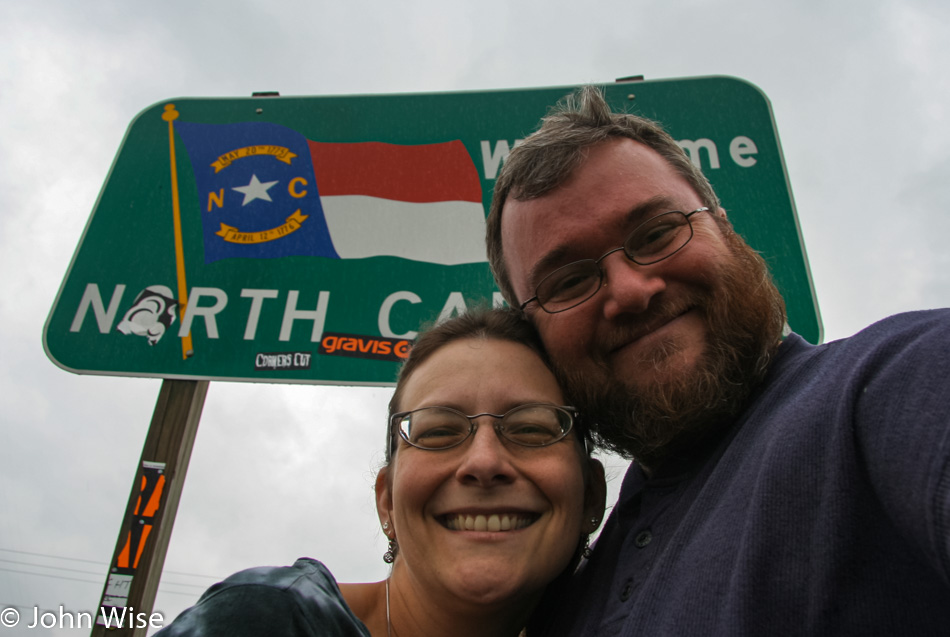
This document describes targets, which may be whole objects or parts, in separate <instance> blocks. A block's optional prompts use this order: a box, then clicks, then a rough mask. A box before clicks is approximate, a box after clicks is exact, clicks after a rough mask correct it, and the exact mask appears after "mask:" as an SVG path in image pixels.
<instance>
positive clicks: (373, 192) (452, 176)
mask: <svg viewBox="0 0 950 637" xmlns="http://www.w3.org/2000/svg"><path fill="white" fill-rule="evenodd" d="M309 143H310V154H311V155H312V156H313V170H314V172H315V173H316V176H317V188H318V189H319V191H320V196H321V197H332V196H339V195H365V196H368V197H379V198H382V199H395V200H398V201H411V202H415V203H430V202H435V201H473V202H477V203H481V202H482V186H481V182H480V181H479V178H478V171H477V170H476V168H475V164H474V163H473V162H472V158H471V157H470V156H469V154H468V151H467V150H466V149H465V145H464V144H462V142H461V141H460V140H455V141H451V142H445V143H441V144H423V145H419V146H401V145H398V144H385V143H383V142H359V143H353V144H338V143H328V142H314V141H311V142H309Z"/></svg>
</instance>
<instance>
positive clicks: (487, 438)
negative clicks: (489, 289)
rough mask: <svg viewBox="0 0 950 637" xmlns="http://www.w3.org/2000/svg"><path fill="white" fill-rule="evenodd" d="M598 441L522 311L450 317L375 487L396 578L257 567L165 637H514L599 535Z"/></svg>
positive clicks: (420, 369)
mask: <svg viewBox="0 0 950 637" xmlns="http://www.w3.org/2000/svg"><path fill="white" fill-rule="evenodd" d="M588 446H589V445H588V444H587V434H586V430H585V428H584V427H583V424H582V417H581V416H580V415H579V414H577V413H576V411H575V410H574V409H573V408H572V407H570V406H569V405H567V404H566V401H565V398H564V396H563V394H562V392H561V389H560V387H559V386H558V384H557V381H556V380H555V378H554V375H553V373H552V372H551V370H550V368H549V366H548V363H547V359H546V356H545V355H544V352H543V349H542V348H541V345H540V341H539V340H538V338H537V335H536V334H535V333H534V331H533V329H532V328H531V327H530V326H529V325H528V324H527V323H525V322H524V321H523V320H522V319H521V318H520V316H519V315H517V314H516V313H514V312H510V311H506V310H487V311H481V312H474V313H470V314H467V315H463V316H460V317H457V318H455V319H451V320H449V321H446V322H444V323H442V324H440V325H438V326H436V327H434V328H433V329H431V330H429V331H428V332H426V333H425V334H423V335H422V336H421V337H420V338H419V339H418V341H417V342H416V344H415V346H414V347H413V349H412V352H411V353H410V356H409V359H408V360H407V362H406V363H405V365H404V366H403V368H402V371H401V372H400V376H399V381H398V383H397V385H396V391H395V393H394V395H393V398H392V400H391V402H390V419H389V427H388V430H387V436H386V455H387V460H388V464H387V466H385V467H384V468H383V469H381V470H380V472H379V474H378V476H377V479H376V504H377V512H378V515H379V519H380V524H381V526H382V529H383V532H384V533H385V534H386V536H387V537H388V538H389V540H390V542H389V550H388V551H387V552H386V554H385V555H384V556H383V558H384V560H386V561H387V562H388V563H391V564H392V565H393V568H392V572H391V574H390V576H389V578H387V579H386V580H384V581H382V582H373V583H361V584H339V585H337V583H336V581H335V580H334V579H333V576H332V575H331V574H330V573H329V571H327V569H326V568H325V567H324V566H323V565H322V564H321V563H320V562H317V561H316V560H312V559H309V558H304V559H300V560H298V561H297V562H296V563H295V564H294V565H293V566H291V567H284V568H272V567H265V568H257V569H249V570H247V571H242V572H241V573H238V574H236V575H233V576H231V577H230V578H228V579H227V580H225V581H224V582H221V583H219V584H216V585H215V586H213V587H211V589H209V590H208V591H207V592H206V593H205V594H204V595H203V596H202V597H201V599H200V600H199V601H198V603H197V604H196V605H195V606H193V607H192V608H189V609H188V610H186V611H185V612H183V613H182V614H181V615H180V616H179V617H178V618H177V619H176V620H175V621H174V622H173V623H172V624H171V625H170V626H169V627H168V628H166V629H165V630H163V631H162V632H161V634H162V635H164V636H166V637H167V636H174V635H230V636H233V635H239V636H241V635H273V634H280V635H307V636H316V635H320V636H328V635H329V636H333V635H347V636H349V635H359V636H363V637H366V636H372V637H391V636H394V635H403V636H405V635H414V636H422V637H424V636H426V635H432V636H443V635H459V636H465V635H472V636H476V635H477V636H479V637H483V636H486V635H496V636H498V637H509V636H510V637H514V636H516V635H518V634H519V633H522V631H523V627H524V625H525V624H526V623H527V620H528V617H529V615H530V614H531V611H532V610H533V609H534V607H535V605H536V604H537V603H538V601H539V600H540V598H541V595H542V593H543V592H544V589H545V587H546V586H547V585H548V584H549V583H551V582H552V581H553V580H554V579H555V578H557V577H558V576H559V575H561V574H565V573H569V572H570V571H571V570H572V568H573V567H574V566H575V565H576V564H577V561H578V559H579V558H580V557H581V553H582V551H583V549H584V545H585V541H586V538H587V536H588V535H589V534H590V533H592V532H593V531H594V530H596V529H597V527H598V525H599V524H600V519H601V517H602V516H603V511H604V499H605V491H606V488H605V483H604V471H603V467H602V466H601V465H600V463H599V462H597V461H596V460H593V459H591V458H590V457H589V455H588V451H587V449H588Z"/></svg>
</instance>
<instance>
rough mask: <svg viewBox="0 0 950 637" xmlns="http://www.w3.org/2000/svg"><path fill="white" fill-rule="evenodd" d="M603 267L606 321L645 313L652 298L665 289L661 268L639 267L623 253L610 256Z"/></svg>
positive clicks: (602, 301)
mask: <svg viewBox="0 0 950 637" xmlns="http://www.w3.org/2000/svg"><path fill="white" fill-rule="evenodd" d="M600 267H602V268H603V269H604V284H603V285H604V289H602V290H601V291H600V294H601V295H602V296H603V298H602V299H601V303H603V312H604V317H605V318H607V319H614V318H617V317H618V316H621V315H623V314H638V313H641V312H644V311H646V310H647V308H649V307H650V302H651V301H652V300H653V298H654V297H655V296H656V295H658V294H660V293H661V292H663V291H664V290H665V289H666V280H665V279H664V278H663V276H662V272H663V268H662V267H657V266H656V265H647V266H643V265H637V264H636V263H634V262H633V261H631V260H630V259H628V258H627V256H626V255H625V254H624V253H623V252H622V251H621V252H617V253H616V254H611V255H609V256H608V257H607V258H606V259H604V260H603V261H601V263H600Z"/></svg>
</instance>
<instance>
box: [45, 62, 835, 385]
mask: <svg viewBox="0 0 950 637" xmlns="http://www.w3.org/2000/svg"><path fill="white" fill-rule="evenodd" d="M574 88H576V87H570V86H568V87H555V88H538V89H517V90H498V91H481V92H463V93H443V94H417V95H375V96H329V97H253V98H226V99H208V98H181V99H170V100H166V101H163V102H160V103H158V104H155V105H154V106H151V107H149V108H146V109H145V110H144V111H142V113H141V114H140V115H138V116H137V117H136V118H135V119H134V120H133V122H132V123H131V125H130V126H129V129H128V131H127V133H126V136H125V139H124V140H123V142H122V145H121V147H120V148H119V151H118V154H117V156H116V159H115V162H114V163H113V166H112V169H111V171H110V173H109V175H108V177H107V178H106V181H105V184H104V185H103V188H102V192H101V193H100V195H99V199H98V201H97V202H96V206H95V208H94V210H93V211H92V214H91V216H90V218H89V222H88V224H87V226H86V229H85V232H84V234H83V237H82V239H81V241H80V244H79V246H78V248H77V249H76V253H75V255H74V256H73V260H72V263H71V264H70V266H69V270H68V271H67V273H66V277H65V279H64V281H63V284H62V286H61V287H60V291H59V294H58V296H57V298H56V301H55V303H54V305H53V308H52V310H51V312H50V315H49V318H48V320H47V323H46V326H45V329H44V346H45V348H46V351H47V354H48V355H49V357H50V358H51V359H52V360H53V362H55V363H56V364H57V365H59V366H60V367H63V368H64V369H67V370H69V371H74V372H78V373H86V374H106V375H122V376H144V377H159V378H179V379H196V380H239V381H261V382H288V383H324V384H349V385H357V384H371V385H386V384H391V383H392V382H393V381H394V379H395V374H396V371H397V369H398V365H399V363H400V362H401V361H402V360H403V359H404V358H405V357H406V355H407V353H408V351H409V349H410V348H411V343H412V339H413V338H414V337H415V335H416V333H417V331H418V330H419V329H420V326H424V325H425V324H427V323H431V322H434V321H437V320H439V319H441V318H444V317H448V316H451V315H453V314H455V313H457V312H459V311H462V310H464V309H465V308H467V307H471V306H473V305H476V304H491V303H493V304H496V305H497V304H500V303H501V302H502V301H501V299H500V295H499V294H498V292H497V287H496V286H495V284H494V282H493V280H492V276H491V272H490V270H489V267H488V263H487V261H486V257H485V247H484V232H485V216H486V214H487V211H488V207H489V204H490V201H491V194H492V187H493V185H494V180H495V177H496V175H497V174H498V171H499V169H500V167H501V165H502V164H503V162H504V160H505V157H506V156H507V155H508V152H509V151H510V149H511V148H512V147H513V146H514V145H515V144H517V143H518V141H519V140H520V139H522V138H524V137H525V136H526V135H528V134H529V133H531V132H532V131H533V130H534V129H535V128H536V127H537V125H538V121H539V119H540V118H541V117H542V116H543V115H544V114H545V113H546V112H547V111H548V109H549V108H550V107H551V106H552V105H553V104H555V103H556V102H557V101H558V100H560V99H561V98H563V97H564V96H565V95H567V94H568V93H570V92H571V91H573V90H574ZM603 88H604V91H605V94H606V96H607V99H608V102H609V103H610V104H611V106H612V107H613V108H614V109H615V110H623V111H627V112H632V113H637V114H640V115H644V116H646V117H649V118H652V119H655V120H658V121H660V122H661V123H662V124H663V125H664V126H665V127H666V128H667V130H668V131H669V132H670V133H671V134H672V135H673V136H674V138H675V139H676V140H677V141H678V142H679V143H680V145H681V146H682V147H683V148H684V149H685V150H686V152H687V153H688V154H689V155H690V158H691V159H692V161H693V162H694V163H695V164H697V165H698V166H700V167H701V168H702V170H703V171H704V173H705V174H706V175H707V176H708V177H709V179H710V180H711V181H712V183H713V185H714V186H715V188H716V190H717V192H718V193H719V195H720V197H721V198H722V201H723V205H724V207H725V208H726V209H727V211H728V213H729V216H730V218H731V219H732V221H733V223H734V225H735V226H736V228H737V230H738V231H739V232H740V233H741V234H742V235H743V236H745V237H746V239H747V240H748V241H749V242H750V243H751V244H752V246H753V247H754V248H756V249H757V250H759V251H760V252H761V253H762V254H763V256H764V257H765V259H766V260H767V261H768V263H769V264H770V266H771V267H772V270H773V274H774V275H775V277H776V280H777V283H778V285H779V288H780V289H781V291H782V293H783V294H784V296H785V299H786V302H787V304H788V307H789V323H790V325H791V327H792V329H793V330H795V331H797V332H798V333H800V334H802V335H803V336H804V337H805V338H807V339H808V340H810V341H812V342H817V341H818V340H820V338H821V324H820V319H819V315H818V308H817V305H816V302H815V296H814V292H813V287H812V283H811V276H810V273H809V270H808V264H807V259H806V257H805V251H804V246H803V245H802V240H801V235H800V232H799V227H798V220H797V217H796V213H795V208H794V203H793V200H792V196H791V190H790V187H789V184H788V180H787V177H786V172H785V166H784V162H783V158H782V153H781V148H780V146H779V140H778V135H777V132H776V129H775V124H774V122H773V118H772V113H771V108H770V106H769V103H768V100H767V98H766V97H765V96H764V95H763V94H762V92H761V91H759V90H758V89H757V88H756V87H754V86H752V85H751V84H749V83H747V82H745V81H743V80H738V79H735V78H727V77H706V78H689V79H673V80H657V81H646V82H644V81H640V82H621V83H617V84H609V85H606V86H604V87H603Z"/></svg>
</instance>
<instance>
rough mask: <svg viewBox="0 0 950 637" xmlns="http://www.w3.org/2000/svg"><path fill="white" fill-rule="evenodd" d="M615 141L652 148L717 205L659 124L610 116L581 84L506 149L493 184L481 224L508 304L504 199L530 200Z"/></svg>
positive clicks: (597, 95) (598, 95)
mask: <svg viewBox="0 0 950 637" xmlns="http://www.w3.org/2000/svg"><path fill="white" fill-rule="evenodd" d="M618 137H626V138H628V139H632V140H634V141H636V142H639V143H641V144H643V145H645V146H648V147H649V148H652V149H653V150H654V151H656V152H657V153H658V154H659V155H660V156H661V157H663V159H665V160H666V161H667V162H668V163H669V164H670V166H672V167H673V169H674V170H675V171H676V172H678V173H679V174H680V175H682V176H683V178H684V179H686V181H687V183H689V185H690V186H692V187H693V189H694V190H695V191H696V194H697V195H698V196H699V198H700V199H701V200H702V202H703V205H704V206H707V207H709V208H710V209H712V210H715V209H716V208H718V207H719V199H718V197H716V193H715V192H713V189H712V186H711V185H710V184H709V180H707V179H706V176H705V175H703V173H702V171H701V170H700V169H699V168H697V167H696V166H694V165H693V163H692V162H691V161H690V160H689V157H688V156H687V155H686V153H685V152H684V151H683V149H682V148H681V147H680V146H679V144H677V143H676V141H675V140H674V139H673V138H672V137H670V135H669V134H668V133H667V132H666V131H664V130H663V129H662V128H661V127H660V125H659V124H657V123H656V122H654V121H652V120H649V119H646V118H644V117H639V116H637V115H629V114H626V113H612V112H611V111H610V107H609V106H608V105H607V102H606V100H605V99H604V95H603V93H602V92H601V91H600V89H599V88H597V87H595V86H584V87H582V88H580V89H578V90H577V91H576V92H575V93H574V94H572V95H568V96H567V97H566V98H565V99H564V100H562V101H561V102H560V103H559V104H558V105H557V106H555V107H554V108H553V109H552V110H551V112H550V113H549V114H548V115H547V116H545V117H544V118H542V120H541V127H540V128H539V129H538V130H537V131H535V132H534V133H532V134H531V135H529V136H528V137H527V138H525V140H524V141H523V142H522V143H520V144H518V145H517V146H515V148H514V149H512V151H511V153H510V154H509V155H508V157H507V158H506V159H505V163H504V166H503V167H502V169H501V172H500V173H499V175H498V179H497V180H496V181H495V190H494V194H493V195H492V203H491V211H490V212H489V214H488V221H487V237H486V241H487V244H488V245H487V247H488V262H489V264H490V265H491V269H492V273H493V274H494V275H495V281H496V282H497V283H498V288H499V289H500V290H501V293H502V295H503V296H504V297H505V300H506V301H508V304H509V305H511V306H513V307H517V306H518V304H519V303H518V300H517V299H516V298H515V293H514V289H513V288H512V285H511V280H510V279H509V276H508V270H507V268H506V267H505V259H504V253H503V250H502V242H501V212H502V208H503V207H504V205H505V201H507V199H508V197H509V196H510V197H512V198H513V199H517V200H521V201H525V200H529V199H535V198H537V197H541V196H543V195H545V194H546V193H548V192H550V191H552V190H554V189H555V188H557V187H558V186H560V185H561V184H563V183H564V182H566V181H567V180H568V179H569V178H570V176H571V174H572V173H573V172H574V170H575V169H576V168H577V167H578V166H579V165H580V164H581V163H582V162H583V161H584V158H585V157H586V153H585V150H586V149H587V148H588V147H590V146H593V145H594V144H598V143H600V142H602V141H605V140H607V139H611V138H618ZM716 218H717V219H718V216H717V217H716Z"/></svg>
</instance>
